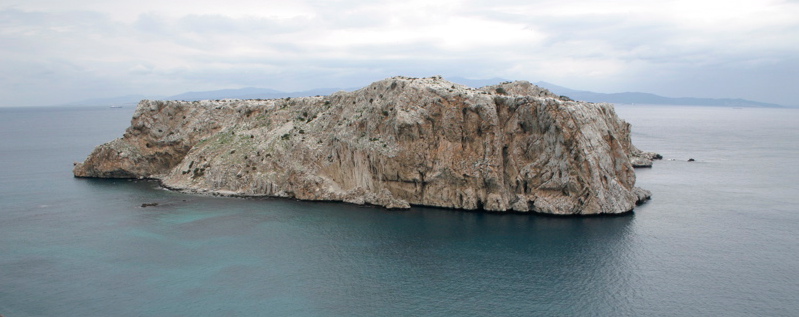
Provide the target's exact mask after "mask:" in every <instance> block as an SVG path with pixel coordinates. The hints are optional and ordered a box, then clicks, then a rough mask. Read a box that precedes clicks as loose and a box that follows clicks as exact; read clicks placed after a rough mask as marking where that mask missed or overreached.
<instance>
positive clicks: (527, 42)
mask: <svg viewBox="0 0 799 317" xmlns="http://www.w3.org/2000/svg"><path fill="white" fill-rule="evenodd" d="M796 16H799V4H797V3H796V2H795V1H794V2H790V1H769V0H739V1H736V2H735V3H734V4H731V3H729V2H722V1H706V0H702V1H699V0H692V1H683V0H668V1H640V0H639V1H627V0H615V1H610V2H608V1H604V2H596V1H587V0H570V1H565V0H560V1H534V2H524V3H521V2H519V1H509V0H493V1H484V0H441V1H420V0H411V1H354V0H337V1H321V0H319V1H293V2H290V3H287V2H284V1H279V2H278V1H249V0H236V1H229V2H225V3H224V4H223V3H220V2H218V1H211V0H199V1H191V2H187V1H169V2H164V1H154V0H140V1H136V2H131V1H121V2H119V1H117V2H109V1H95V0H78V1H70V2H68V3H67V2H63V1H49V0H41V1H26V2H21V1H20V2H18V3H15V4H10V5H7V6H5V7H2V6H0V42H2V43H3V45H2V47H0V72H3V74H7V75H8V76H4V77H3V78H2V79H0V85H1V86H0V98H2V99H3V100H5V102H6V103H9V104H12V105H26V104H46V103H53V100H57V99H58V98H61V99H67V98H72V99H74V98H78V99H81V98H94V97H111V96H115V95H127V94H133V93H141V94H161V95H163V94H167V95H168V94H176V93H180V92H183V91H187V90H195V91H196V90H202V89H222V88H239V87H245V86H259V87H268V88H275V89H283V90H300V89H310V88H318V87H330V86H338V87H357V86H360V85H364V84H366V83H368V82H370V81H373V80H377V79H381V78H384V77H388V76H393V75H410V76H429V75H435V74H441V75H444V76H458V77H468V78H491V77H504V78H509V79H527V80H532V81H538V80H545V81H550V82H555V83H558V84H560V85H564V86H570V87H572V88H575V89H586V90H595V91H602V92H617V91H632V90H639V91H648V92H654V93H660V94H667V95H672V96H689V95H694V96H699V95H700V94H701V95H702V96H706V97H744V98H757V99H759V100H763V101H769V102H777V103H784V104H796V105H799V92H796V90H795V89H793V88H792V87H786V85H785V84H784V83H787V82H799V75H797V73H799V72H796V71H792V70H796V65H797V60H796V58H795V57H794V56H799V54H798V53H799V47H797V44H796V41H795V39H796V38H799V21H797V20H796V19H795V17H796ZM12 75H13V76H12ZM43 90H45V91H48V92H50V93H49V94H46V95H45V94H42V93H41V92H42V91H43ZM4 105H8V104H4Z"/></svg>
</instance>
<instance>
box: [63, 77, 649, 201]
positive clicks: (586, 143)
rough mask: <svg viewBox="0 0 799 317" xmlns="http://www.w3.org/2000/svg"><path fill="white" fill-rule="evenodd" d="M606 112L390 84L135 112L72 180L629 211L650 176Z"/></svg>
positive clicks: (150, 106)
mask: <svg viewBox="0 0 799 317" xmlns="http://www.w3.org/2000/svg"><path fill="white" fill-rule="evenodd" d="M654 157H655V154H654V153H646V152H642V151H641V150H639V149H637V148H636V147H635V146H633V144H632V143H631V140H630V125H629V124H628V123H626V122H624V121H623V120H621V119H619V118H618V117H617V115H616V113H615V111H614V108H613V106H612V105H611V104H601V103H600V104H595V103H586V102H578V101H572V100H570V99H568V98H565V97H560V96H557V95H555V94H553V93H551V92H549V91H547V90H545V89H543V88H540V87H537V86H535V85H532V84H530V83H529V82H525V81H517V82H505V83H500V84H498V85H494V86H487V87H483V88H479V89H474V88H470V87H466V86H462V85H458V84H454V83H451V82H449V81H446V80H444V79H443V78H441V77H438V76H437V77H431V78H408V77H393V78H389V79H385V80H381V81H378V82H375V83H372V84H371V85H369V86H367V87H365V88H362V89H360V90H357V91H353V92H338V93H334V94H332V95H330V96H317V97H302V98H285V99H272V100H215V101H210V100H207V101H194V102H187V101H151V100H144V101H141V102H140V103H139V105H138V107H137V109H136V112H135V114H134V115H133V119H132V120H131V126H130V127H129V128H128V129H127V130H126V132H125V134H124V136H123V137H122V138H119V139H116V140H113V141H111V142H109V143H106V144H103V145H100V146H98V147H97V148H96V149H95V150H94V151H93V152H92V153H91V154H90V155H89V157H88V158H87V159H86V160H85V161H84V162H82V163H75V167H74V171H73V172H74V175H75V176H76V177H99V178H152V179H157V180H159V181H160V182H161V184H162V185H163V186H164V187H166V188H170V189H174V190H180V191H186V192H193V193H210V194H222V195H240V196H272V197H287V198H295V199H301V200H316V201H343V202H348V203H354V204H372V205H378V206H384V207H387V208H409V207H410V206H411V205H423V206H436V207H446V208H458V209H466V210H487V211H495V212H504V211H514V212H537V213H546V214H556V215H591V214H616V213H624V212H629V211H632V209H633V208H634V207H635V206H636V204H639V203H641V202H644V201H646V200H647V199H649V197H650V195H651V194H650V193H649V192H648V191H646V190H644V189H641V188H638V187H635V171H634V169H633V166H634V165H636V166H647V165H650V166H651V159H652V158H654Z"/></svg>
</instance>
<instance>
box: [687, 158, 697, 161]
mask: <svg viewBox="0 0 799 317" xmlns="http://www.w3.org/2000/svg"><path fill="white" fill-rule="evenodd" d="M695 161H696V160H695V159H692V158H689V159H688V162H695Z"/></svg>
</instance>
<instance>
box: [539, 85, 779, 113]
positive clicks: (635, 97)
mask: <svg viewBox="0 0 799 317" xmlns="http://www.w3.org/2000/svg"><path fill="white" fill-rule="evenodd" d="M535 84H536V85H537V86H539V87H543V88H546V89H549V91H551V92H553V93H555V94H558V95H562V96H567V97H569V98H571V99H574V100H582V101H589V102H609V103H620V104H624V103H627V104H633V103H638V104H652V105H686V106H723V107H784V106H781V105H777V104H773V103H765V102H759V101H752V100H746V99H740V98H738V99H730V98H718V99H717V98H670V97H663V96H658V95H655V94H650V93H643V92H622V93H612V94H605V93H598V92H591V91H584V90H574V89H569V88H566V87H561V86H558V85H555V84H551V83H548V82H543V81H540V82H537V83H535Z"/></svg>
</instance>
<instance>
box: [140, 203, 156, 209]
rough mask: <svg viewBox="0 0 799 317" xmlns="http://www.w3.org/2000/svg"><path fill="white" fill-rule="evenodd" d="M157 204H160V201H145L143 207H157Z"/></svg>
mask: <svg viewBox="0 0 799 317" xmlns="http://www.w3.org/2000/svg"><path fill="white" fill-rule="evenodd" d="M155 206H158V203H144V204H141V207H142V208H147V207H155Z"/></svg>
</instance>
